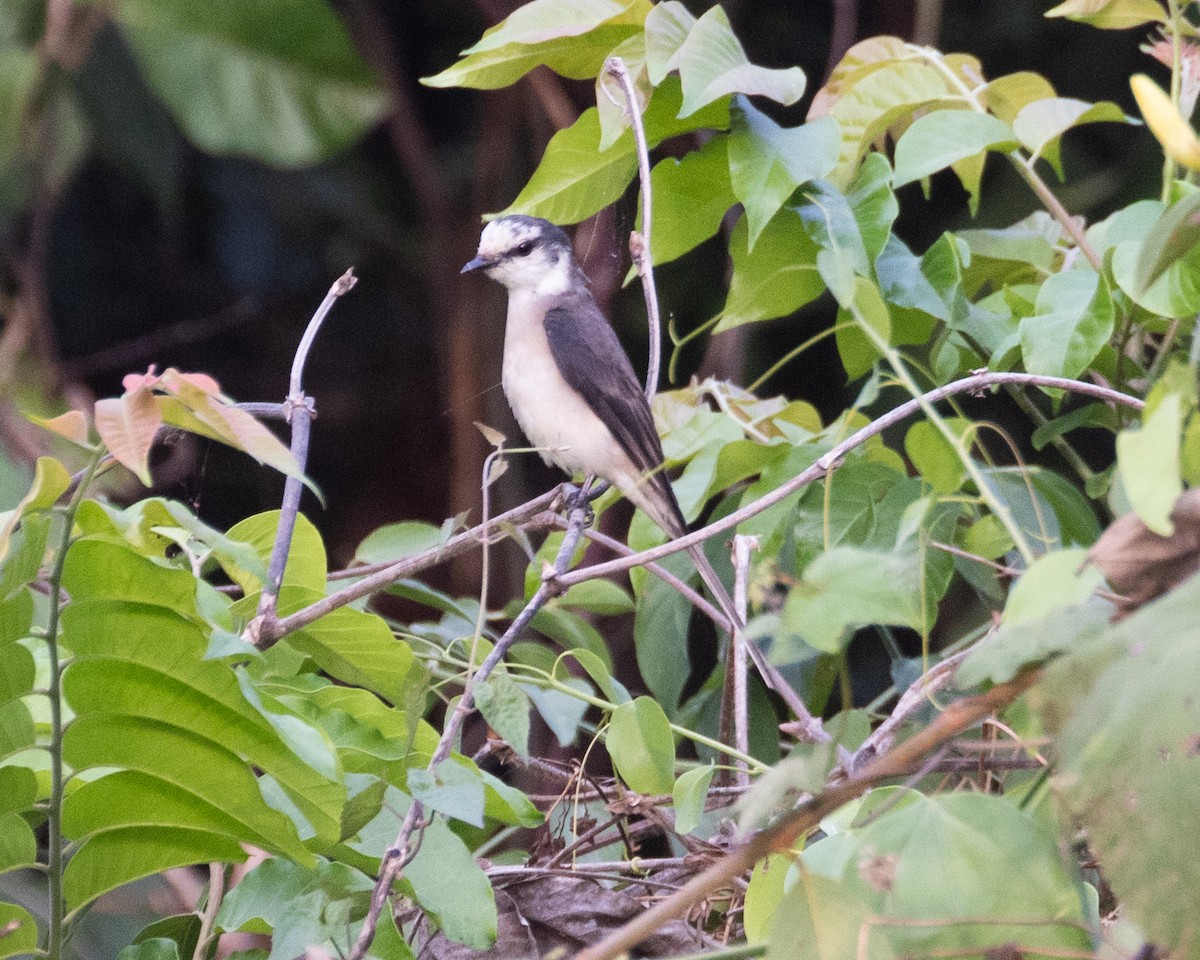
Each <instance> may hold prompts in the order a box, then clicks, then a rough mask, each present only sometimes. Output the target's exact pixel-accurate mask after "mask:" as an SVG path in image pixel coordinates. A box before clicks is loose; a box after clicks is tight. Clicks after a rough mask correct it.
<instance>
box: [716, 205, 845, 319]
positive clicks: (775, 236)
mask: <svg viewBox="0 0 1200 960" xmlns="http://www.w3.org/2000/svg"><path fill="white" fill-rule="evenodd" d="M749 239H750V232H749V225H748V224H747V222H746V218H745V217H742V218H741V219H740V220H738V222H737V225H736V226H734V228H733V235H732V236H731V237H730V238H729V255H730V257H731V258H732V260H733V278H732V279H731V280H730V282H729V295H728V297H727V298H726V300H725V309H724V310H722V311H721V319H720V321H719V322H718V323H717V326H716V330H715V331H714V332H716V333H721V332H723V331H725V330H730V329H732V328H734V327H739V326H741V325H742V324H744V323H753V322H755V321H756V320H768V319H770V318H772V317H783V316H786V315H787V314H789V313H792V312H793V311H795V310H799V309H800V308H801V307H802V306H804V305H805V304H806V303H809V302H810V301H812V300H815V299H816V298H817V297H819V296H820V295H821V294H822V293H823V292H824V290H825V283H824V281H823V280H822V279H821V275H820V274H819V273H818V272H817V254H818V252H819V250H818V248H817V245H816V244H815V243H813V242H812V240H810V239H809V237H808V234H807V233H806V232H805V230H804V224H803V222H802V221H801V219H800V215H799V214H798V213H797V212H796V211H795V210H792V209H790V208H787V207H785V208H784V209H782V210H780V211H779V213H777V214H776V215H775V218H774V219H773V220H772V221H771V222H770V223H769V224H768V225H767V227H766V229H765V230H763V232H762V234H761V235H760V236H759V238H758V243H756V244H755V245H754V253H753V254H751V253H750V249H749Z"/></svg>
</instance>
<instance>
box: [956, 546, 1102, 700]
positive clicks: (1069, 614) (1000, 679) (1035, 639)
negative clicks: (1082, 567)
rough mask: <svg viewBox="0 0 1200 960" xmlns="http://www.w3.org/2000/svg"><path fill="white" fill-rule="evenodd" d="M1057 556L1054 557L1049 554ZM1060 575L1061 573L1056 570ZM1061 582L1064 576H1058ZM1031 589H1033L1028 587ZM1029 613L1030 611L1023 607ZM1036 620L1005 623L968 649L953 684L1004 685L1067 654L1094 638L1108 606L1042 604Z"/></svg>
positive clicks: (1093, 602)
mask: <svg viewBox="0 0 1200 960" xmlns="http://www.w3.org/2000/svg"><path fill="white" fill-rule="evenodd" d="M1051 556H1057V554H1051ZM1056 574H1059V575H1061V571H1056ZM1060 579H1063V580H1065V579H1066V577H1065V576H1060ZM1030 589H1031V590H1032V589H1034V588H1032V587H1031V588H1030ZM1026 609H1027V610H1028V612H1029V613H1031V614H1032V612H1033V611H1032V610H1031V609H1029V608H1026ZM1043 609H1045V610H1046V611H1047V612H1046V613H1045V615H1044V616H1042V617H1040V618H1038V617H1034V616H1029V617H1024V618H1022V619H1021V620H1020V622H1018V623H1015V624H1010V623H1005V624H1003V625H1002V626H1001V627H1000V629H999V630H997V631H996V632H995V633H993V634H991V636H989V637H987V638H986V639H985V640H983V641H981V642H980V643H979V644H977V645H976V646H975V647H973V648H972V649H971V653H970V655H969V656H968V657H967V659H966V660H964V661H963V662H962V664H961V665H960V666H959V668H958V670H956V671H955V674H954V684H955V686H957V687H958V688H959V689H962V690H968V689H970V688H971V687H974V686H975V685H977V684H980V683H983V682H985V681H986V682H989V683H1007V682H1008V681H1009V680H1011V679H1012V678H1013V677H1015V676H1016V675H1017V672H1018V671H1019V670H1020V669H1021V668H1022V667H1025V666H1028V665H1029V664H1034V663H1043V662H1045V661H1046V660H1048V659H1050V658H1051V657H1052V656H1055V655H1058V654H1064V653H1070V652H1071V651H1072V650H1073V649H1075V648H1077V647H1083V646H1086V645H1087V644H1089V643H1091V641H1092V640H1094V639H1095V638H1096V637H1098V636H1099V635H1100V634H1101V633H1102V632H1103V631H1104V629H1105V628H1106V627H1107V625H1108V619H1109V617H1110V616H1111V614H1112V607H1111V605H1109V604H1107V603H1101V602H1098V601H1091V602H1087V603H1083V604H1081V605H1078V606H1054V605H1053V604H1049V603H1047V604H1044V605H1043Z"/></svg>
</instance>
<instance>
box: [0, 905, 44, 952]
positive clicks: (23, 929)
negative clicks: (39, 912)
mask: <svg viewBox="0 0 1200 960" xmlns="http://www.w3.org/2000/svg"><path fill="white" fill-rule="evenodd" d="M0 930H4V931H6V934H5V936H4V937H2V938H0V960H3V958H7V957H16V956H23V955H25V954H33V953H36V951H37V946H38V928H37V922H36V921H35V920H34V919H33V917H32V916H30V915H29V911H28V910H26V909H25V908H24V907H18V906H17V905H16V904H14V903H0Z"/></svg>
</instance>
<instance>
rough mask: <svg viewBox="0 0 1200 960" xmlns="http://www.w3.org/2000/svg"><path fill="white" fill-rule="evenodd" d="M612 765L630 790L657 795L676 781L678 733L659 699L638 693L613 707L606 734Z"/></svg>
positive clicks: (669, 790) (666, 790)
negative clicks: (633, 698)
mask: <svg viewBox="0 0 1200 960" xmlns="http://www.w3.org/2000/svg"><path fill="white" fill-rule="evenodd" d="M605 743H606V744H607V745H608V755H609V756H610V757H612V762H613V766H614V767H616V769H617V773H619V774H620V775H621V779H622V780H624V781H625V782H626V783H627V784H628V785H629V788H630V789H631V790H634V791H635V792H637V793H642V794H648V795H655V794H663V793H670V792H671V791H672V789H673V788H674V785H675V737H674V734H672V733H671V724H670V722H669V721H668V720H667V715H666V714H665V713H664V712H663V708H662V707H660V706H659V705H658V702H657V701H656V700H654V699H652V698H651V697H638V698H637V699H636V700H630V701H629V702H628V703H622V704H621V705H620V706H619V707H617V709H616V710H614V711H613V714H612V718H611V719H610V720H609V724H608V735H607V736H606V738H605Z"/></svg>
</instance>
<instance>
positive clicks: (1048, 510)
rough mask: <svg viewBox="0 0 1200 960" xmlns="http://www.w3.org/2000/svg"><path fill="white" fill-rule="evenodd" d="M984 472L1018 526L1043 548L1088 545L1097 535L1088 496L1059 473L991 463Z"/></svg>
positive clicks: (1098, 530)
mask: <svg viewBox="0 0 1200 960" xmlns="http://www.w3.org/2000/svg"><path fill="white" fill-rule="evenodd" d="M983 472H984V477H985V481H986V482H987V484H988V486H989V487H990V488H991V490H992V493H993V494H994V495H995V496H996V497H998V498H999V499H1000V500H1001V501H1002V502H1003V503H1004V504H1006V505H1007V507H1008V509H1009V510H1010V511H1011V513H1012V517H1013V520H1014V521H1015V522H1016V524H1017V526H1018V527H1019V528H1020V529H1021V530H1022V532H1024V534H1025V536H1026V537H1028V538H1030V539H1031V540H1032V541H1034V542H1035V543H1036V544H1038V545H1039V546H1040V547H1041V548H1042V549H1044V550H1052V549H1055V548H1057V547H1064V546H1075V545H1078V546H1091V545H1092V543H1094V542H1095V540H1096V538H1097V537H1098V536H1100V525H1099V523H1097V522H1096V514H1095V513H1094V512H1093V511H1092V508H1091V505H1090V504H1089V503H1088V501H1087V498H1086V497H1085V496H1084V495H1083V493H1082V492H1081V491H1080V490H1079V489H1078V487H1077V486H1076V485H1075V484H1072V483H1069V482H1067V481H1066V480H1064V479H1063V478H1062V477H1060V476H1059V475H1058V474H1056V473H1052V472H1051V471H1049V470H1043V469H1041V468H1040V467H1021V468H1016V467H990V468H987V469H985V470H984V471H983Z"/></svg>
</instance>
